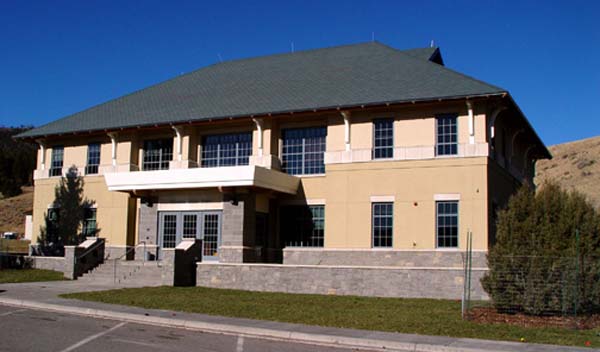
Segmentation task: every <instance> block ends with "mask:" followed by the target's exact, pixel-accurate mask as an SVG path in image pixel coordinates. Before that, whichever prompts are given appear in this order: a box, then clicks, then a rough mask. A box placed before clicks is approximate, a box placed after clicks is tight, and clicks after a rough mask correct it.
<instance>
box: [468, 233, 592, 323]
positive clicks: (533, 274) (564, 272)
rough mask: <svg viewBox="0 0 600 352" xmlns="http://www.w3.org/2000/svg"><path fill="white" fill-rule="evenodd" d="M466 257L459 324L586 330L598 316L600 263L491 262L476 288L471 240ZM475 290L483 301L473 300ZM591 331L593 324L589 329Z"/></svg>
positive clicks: (524, 258) (511, 259) (569, 260)
mask: <svg viewBox="0 0 600 352" xmlns="http://www.w3.org/2000/svg"><path fill="white" fill-rule="evenodd" d="M467 242H468V246H467V251H466V253H465V256H464V257H465V266H464V270H465V281H464V284H465V285H464V294H463V301H462V308H463V310H462V313H463V318H464V319H470V320H476V321H480V322H486V323H496V322H514V323H518V324H520V325H529V326H540V325H544V326H548V325H550V326H565V327H575V328H578V327H587V326H588V325H589V324H588V323H589V320H594V321H596V320H598V319H599V318H598V316H597V315H596V316H594V314H597V313H600V312H599V311H598V310H599V308H600V306H599V303H600V281H599V280H600V258H595V257H591V256H588V257H585V256H582V255H579V254H578V253H577V255H576V256H573V257H551V256H533V255H532V256H493V257H490V258H488V266H489V271H488V272H487V273H486V274H485V275H484V276H483V278H482V279H481V280H480V282H476V280H475V279H473V278H472V255H471V251H472V248H471V237H470V236H468V240H467ZM477 285H480V286H479V288H481V287H482V288H483V290H484V291H485V292H486V293H487V295H488V298H489V299H488V300H475V299H472V298H471V296H472V293H473V292H474V291H475V290H476V288H477ZM593 324H594V325H595V324H597V322H594V323H593Z"/></svg>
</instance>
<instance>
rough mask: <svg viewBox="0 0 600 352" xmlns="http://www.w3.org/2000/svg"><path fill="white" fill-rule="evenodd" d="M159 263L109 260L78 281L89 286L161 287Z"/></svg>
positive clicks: (161, 269)
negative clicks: (99, 284)
mask: <svg viewBox="0 0 600 352" xmlns="http://www.w3.org/2000/svg"><path fill="white" fill-rule="evenodd" d="M162 271H163V268H162V266H161V262H160V261H141V260H129V261H128V260H109V261H106V262H104V263H103V264H101V265H99V266H97V267H96V268H94V269H93V270H92V271H90V272H88V273H86V274H84V275H83V276H82V277H80V278H79V279H78V281H81V282H89V283H90V284H94V283H101V284H108V285H110V284H115V285H119V286H124V287H143V286H161V285H162Z"/></svg>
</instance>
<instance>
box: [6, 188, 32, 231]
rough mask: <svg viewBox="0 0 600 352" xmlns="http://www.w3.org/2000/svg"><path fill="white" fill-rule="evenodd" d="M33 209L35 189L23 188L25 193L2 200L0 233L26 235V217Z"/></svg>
mask: <svg viewBox="0 0 600 352" xmlns="http://www.w3.org/2000/svg"><path fill="white" fill-rule="evenodd" d="M32 208H33V187H23V193H21V194H19V195H18V196H15V197H10V198H6V199H0V233H4V232H18V233H19V234H21V235H22V234H24V233H25V215H27V214H31V210H32Z"/></svg>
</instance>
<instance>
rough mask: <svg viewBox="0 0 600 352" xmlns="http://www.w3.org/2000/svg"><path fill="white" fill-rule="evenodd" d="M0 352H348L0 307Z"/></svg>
mask: <svg viewBox="0 0 600 352" xmlns="http://www.w3.org/2000/svg"><path fill="white" fill-rule="evenodd" d="M0 351H56V352H68V351H145V352H148V351H200V352H209V351H210V352H225V351H227V352H229V351H235V352H268V351H290V352H300V351H324V352H337V351H340V352H341V351H345V352H347V351H350V350H348V349H339V348H331V347H326V346H315V345H305V344H298V343H288V342H285V341H270V340H260V339H251V338H244V337H239V336H231V335H221V334H209V333H202V332H196V331H189V330H183V329H172V328H164V327H158V326H152V325H142V324H134V323H126V322H120V321H115V320H104V319H94V318H89V317H82V316H77V315H68V314H62V313H53V312H46V311H37V310H29V309H18V308H14V307H8V306H1V305H0Z"/></svg>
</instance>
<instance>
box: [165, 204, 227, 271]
mask: <svg viewBox="0 0 600 352" xmlns="http://www.w3.org/2000/svg"><path fill="white" fill-rule="evenodd" d="M186 239H201V240H202V260H203V261H204V260H218V258H219V245H220V244H221V212H220V211H202V212H199V211H195V212H188V211H185V212H180V211H178V212H172V211H168V212H160V213H159V226H158V245H159V247H160V249H163V248H175V247H176V246H177V245H178V244H179V243H180V242H181V241H183V240H186ZM159 258H161V259H162V250H161V251H159Z"/></svg>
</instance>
